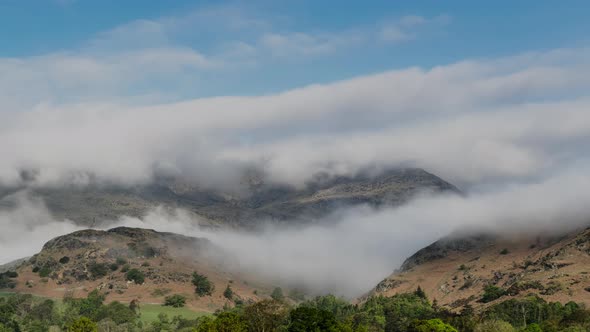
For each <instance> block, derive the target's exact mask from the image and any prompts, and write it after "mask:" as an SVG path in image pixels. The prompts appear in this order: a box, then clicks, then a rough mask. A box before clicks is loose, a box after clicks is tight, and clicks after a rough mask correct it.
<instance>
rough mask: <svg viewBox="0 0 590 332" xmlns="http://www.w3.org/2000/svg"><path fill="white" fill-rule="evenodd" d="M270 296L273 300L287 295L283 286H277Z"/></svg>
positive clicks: (278, 299) (281, 298) (279, 299)
mask: <svg viewBox="0 0 590 332" xmlns="http://www.w3.org/2000/svg"><path fill="white" fill-rule="evenodd" d="M270 297H271V298H272V299H273V300H276V301H281V300H283V299H284V298H285V295H283V290H282V289H281V287H277V288H275V289H274V290H273V291H272V293H271V294H270Z"/></svg>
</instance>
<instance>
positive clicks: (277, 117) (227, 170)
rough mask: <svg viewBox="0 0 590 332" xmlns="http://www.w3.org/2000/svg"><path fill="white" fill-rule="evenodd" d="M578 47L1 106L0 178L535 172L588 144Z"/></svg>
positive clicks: (470, 180) (459, 178)
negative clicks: (320, 77)
mask: <svg viewBox="0 0 590 332" xmlns="http://www.w3.org/2000/svg"><path fill="white" fill-rule="evenodd" d="M587 55H588V50H586V49H574V50H555V51H551V52H545V53H531V54H525V55H521V56H516V57H510V58H502V59H494V60H478V61H465V62H461V63H456V64H452V65H447V66H440V67H435V68H432V69H421V68H409V69H405V70H397V71H390V72H385V73H381V74H377V75H371V76H366V77H359V78H354V79H351V80H346V81H342V82H336V83H332V84H327V85H314V86H308V87H304V88H301V89H296V90H291V91H286V92H284V93H280V94H276V95H269V96H258V97H218V98H206V99H196V100H188V101H183V102H176V103H160V104H156V105H154V106H141V105H135V106H134V105H129V104H123V103H120V102H116V101H111V102H109V101H103V102H100V103H98V102H86V103H67V104H63V103H52V102H49V103H44V104H38V105H37V106H35V107H32V108H30V109H27V110H24V111H20V112H11V111H8V112H0V154H2V156H3V157H2V159H1V160H0V183H4V184H14V183H17V182H19V181H20V180H19V178H20V172H21V171H22V170H23V169H24V170H34V171H35V173H36V174H37V181H38V183H41V184H43V183H45V184H51V183H61V182H63V181H69V182H72V181H74V182H82V183H84V182H85V181H87V180H88V179H89V178H92V179H96V180H98V181H112V182H122V183H127V184H133V183H137V182H145V181H149V180H150V179H151V178H152V177H153V175H154V173H157V172H164V173H167V174H180V175H184V176H187V177H189V178H193V179H195V180H196V181H197V182H203V184H204V185H207V186H212V187H216V186H218V187H223V188H226V187H227V186H228V185H229V186H231V184H232V183H233V182H232V181H233V180H235V179H239V176H240V171H241V169H242V168H243V167H251V166H252V165H258V166H259V167H264V168H265V171H266V173H267V174H268V177H269V179H271V180H273V181H279V182H288V183H292V184H295V185H301V184H302V183H304V182H305V180H306V179H308V178H309V177H310V176H312V175H313V174H314V173H316V172H318V171H326V172H329V173H333V174H346V173H354V172H356V171H357V170H359V169H361V168H363V167H366V166H367V165H371V166H377V167H383V168H385V167H394V166H399V165H412V166H417V167H424V168H426V169H428V170H430V171H432V172H434V173H436V174H437V175H440V176H442V177H443V178H445V179H447V180H450V181H451V182H455V184H458V185H460V186H462V187H471V186H474V185H478V184H482V183H489V182H494V183H495V182H497V181H498V180H501V181H519V180H522V179H528V178H534V177H539V176H543V175H544V174H545V173H547V172H551V171H554V170H555V169H559V168H560V167H562V166H563V165H567V164H569V163H571V162H572V161H575V160H576V159H578V158H580V157H582V156H581V154H583V150H584V149H583V147H584V146H587V144H588V143H589V137H590V135H589V134H590V116H589V115H588V114H589V113H588V111H587V110H588V106H589V104H590V100H589V99H588V96H587V89H588V87H589V86H590V75H588V74H589V71H590V70H589V66H588V63H587V60H586V59H587V58H590V57H588V56H587ZM56 73H59V75H61V74H62V73H61V72H60V71H56ZM96 73H97V74H99V75H102V74H103V73H102V70H100V69H97V70H96ZM104 75H107V74H104ZM16 76H18V77H20V76H19V75H16ZM115 76H116V75H115ZM72 80H73V79H71V78H68V79H67V81H68V82H71V81H72ZM105 100H108V98H106V99H105ZM217 182H219V183H217Z"/></svg>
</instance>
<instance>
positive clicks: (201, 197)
mask: <svg viewBox="0 0 590 332" xmlns="http://www.w3.org/2000/svg"><path fill="white" fill-rule="evenodd" d="M19 189H21V190H22V188H0V206H2V205H9V204H10V200H9V198H10V194H11V193H14V192H17V191H18V190H19ZM238 189H240V190H239V193H225V192H220V191H215V190H210V189H204V188H201V187H199V186H198V185H195V184H191V183H190V182H189V181H187V180H183V179H171V178H167V179H158V180H157V181H155V182H154V183H152V184H149V185H143V186H136V187H114V186H104V185H100V186H99V185H90V186H84V187H50V188H34V189H30V190H29V193H30V194H31V195H32V196H33V197H37V198H41V199H43V201H44V202H45V203H46V204H47V206H48V208H49V209H50V211H51V212H52V213H53V214H54V215H55V216H56V217H57V218H67V219H70V220H73V221H75V222H76V223H78V224H80V225H85V226H93V225H96V224H97V223H100V221H102V220H113V219H117V218H118V217H120V216H124V215H126V216H135V217H140V216H142V215H144V214H145V213H147V211H149V209H151V208H153V207H154V206H156V205H163V206H167V207H172V208H175V207H180V208H183V209H185V210H187V211H190V212H192V213H194V214H195V215H197V216H199V217H200V220H201V221H202V222H203V223H204V224H205V225H210V226H215V225H226V226H227V225H230V226H236V227H242V228H255V227H256V226H257V225H259V223H260V221H272V222H275V223H284V222H286V221H289V222H309V221H311V220H314V219H316V218H320V217H322V216H325V215H326V214H328V213H330V212H332V211H334V210H335V209H336V208H337V207H342V206H352V205H358V204H369V205H373V206H379V205H384V204H386V205H399V204H402V203H403V202H405V201H407V200H408V199H410V198H411V197H412V196H414V195H415V194H417V193H418V192H421V191H430V192H442V191H451V192H458V190H457V189H456V188H455V187H454V186H453V185H451V184H449V183H447V182H445V181H443V180H442V179H440V178H438V177H437V176H435V175H432V174H430V173H428V172H426V171H424V170H422V169H394V170H390V171H387V172H384V173H382V174H380V175H378V176H371V175H368V174H359V175H357V176H354V177H345V176H341V177H319V176H318V177H316V178H315V179H314V180H313V181H310V182H309V183H307V185H306V186H305V187H304V188H295V187H291V186H287V185H278V184H270V183H265V182H264V181H263V179H262V177H260V176H258V175H257V174H256V173H252V174H248V176H245V177H244V181H243V183H242V188H238ZM3 196H4V199H2V197H3Z"/></svg>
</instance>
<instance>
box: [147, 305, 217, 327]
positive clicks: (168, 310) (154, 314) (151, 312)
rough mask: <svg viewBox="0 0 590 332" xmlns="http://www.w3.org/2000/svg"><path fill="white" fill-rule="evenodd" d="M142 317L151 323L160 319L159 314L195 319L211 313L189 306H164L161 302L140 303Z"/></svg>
mask: <svg viewBox="0 0 590 332" xmlns="http://www.w3.org/2000/svg"><path fill="white" fill-rule="evenodd" d="M139 312H140V314H141V316H140V319H141V321H142V322H144V323H151V322H154V321H157V320H158V315H159V314H161V313H164V314H166V315H168V318H170V319H171V318H172V317H174V316H181V317H182V318H187V319H195V318H198V317H202V316H207V315H210V313H207V312H195V311H192V310H189V309H187V308H172V307H164V306H162V305H160V304H140V311H139Z"/></svg>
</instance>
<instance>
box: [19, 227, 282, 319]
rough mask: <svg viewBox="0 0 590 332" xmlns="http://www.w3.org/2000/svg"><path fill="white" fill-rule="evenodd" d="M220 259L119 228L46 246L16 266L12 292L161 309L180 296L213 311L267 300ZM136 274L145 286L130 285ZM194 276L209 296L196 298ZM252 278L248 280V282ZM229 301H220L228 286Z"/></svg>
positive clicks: (203, 246)
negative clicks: (92, 295) (97, 295)
mask: <svg viewBox="0 0 590 332" xmlns="http://www.w3.org/2000/svg"><path fill="white" fill-rule="evenodd" d="M221 254H223V253H222V252H220V250H219V249H218V248H216V247H215V246H214V245H213V244H211V243H210V242H209V241H208V240H206V239H202V238H192V237H186V236H182V235H178V234H172V233H160V232H156V231H153V230H147V229H136V228H127V227H120V228H114V229H111V230H108V231H99V230H83V231H78V232H74V233H71V234H68V235H64V236H60V237H57V238H55V239H53V240H51V241H49V242H47V243H46V244H45V245H44V246H43V249H42V250H41V252H39V253H38V254H36V255H34V256H33V257H31V258H30V259H28V260H26V261H24V262H22V263H20V264H19V265H18V267H17V268H16V272H17V273H18V276H17V277H16V278H12V279H10V280H11V281H14V282H16V285H15V287H14V288H13V289H12V290H13V291H17V292H24V293H32V294H35V295H39V296H45V297H51V298H62V297H64V296H66V295H67V296H74V297H84V296H86V295H87V294H88V292H90V291H92V290H94V289H98V290H100V291H102V292H106V294H107V301H113V300H118V301H123V302H130V301H133V300H138V301H139V302H140V303H162V302H164V298H165V296H168V295H173V294H180V295H183V296H185V297H186V298H187V306H188V307H190V308H192V309H194V310H198V311H210V312H212V311H215V310H216V309H219V308H222V307H223V306H224V305H226V304H229V305H231V304H232V303H234V302H236V301H242V302H250V301H256V300H258V299H260V298H263V297H267V296H268V295H269V294H270V293H271V292H272V290H273V288H272V287H270V285H269V284H263V283H260V282H259V280H256V278H255V277H254V276H247V275H240V274H236V273H232V272H230V271H229V270H228V269H225V268H224V267H231V264H232V261H231V259H230V258H226V259H225V261H224V267H221V266H220V265H218V264H217V263H216V262H217V261H216V260H215V259H213V257H215V255H221ZM134 269H136V270H137V271H139V272H138V274H140V275H141V276H142V277H143V279H144V280H142V281H141V282H139V284H138V282H134V281H130V280H128V279H129V275H128V274H129V271H131V270H134ZM194 272H198V273H199V274H201V275H203V276H205V277H206V278H207V279H208V280H209V281H210V282H211V283H212V285H213V286H214V290H213V292H212V294H211V296H202V297H200V296H197V295H196V294H195V285H193V283H192V274H193V273H194ZM250 277H251V278H250ZM228 285H229V286H230V288H231V289H232V291H233V296H232V299H231V300H230V299H228V298H227V297H225V296H224V291H225V290H226V288H227V286H228Z"/></svg>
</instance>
